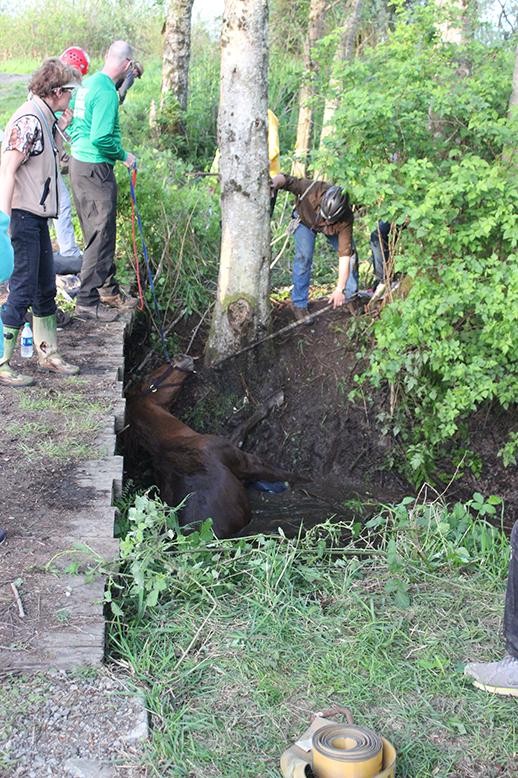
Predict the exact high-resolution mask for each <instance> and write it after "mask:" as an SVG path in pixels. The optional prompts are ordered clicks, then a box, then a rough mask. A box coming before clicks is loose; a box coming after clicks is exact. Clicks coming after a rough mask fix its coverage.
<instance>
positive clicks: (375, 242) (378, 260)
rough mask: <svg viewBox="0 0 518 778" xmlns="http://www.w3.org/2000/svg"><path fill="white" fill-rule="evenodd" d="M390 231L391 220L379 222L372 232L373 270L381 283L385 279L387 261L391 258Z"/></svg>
mask: <svg viewBox="0 0 518 778" xmlns="http://www.w3.org/2000/svg"><path fill="white" fill-rule="evenodd" d="M389 233H390V222H378V224H377V227H376V229H375V230H373V231H372V232H371V239H370V244H371V251H372V257H371V261H372V270H373V273H374V276H375V278H376V281H379V282H380V283H382V282H383V281H384V280H385V263H386V262H387V261H388V258H389V246H388V238H389Z"/></svg>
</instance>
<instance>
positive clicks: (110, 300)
mask: <svg viewBox="0 0 518 778" xmlns="http://www.w3.org/2000/svg"><path fill="white" fill-rule="evenodd" d="M99 297H100V298H101V302H102V304H103V305H108V306H109V307H110V308H116V309H117V310H118V311H120V312H121V313H125V312H126V311H132V310H133V309H134V308H136V307H137V303H138V300H137V299H136V298H135V297H131V296H130V295H129V294H126V292H123V291H122V289H121V290H119V291H118V292H117V294H106V292H103V290H102V289H99Z"/></svg>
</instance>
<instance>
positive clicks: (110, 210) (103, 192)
mask: <svg viewBox="0 0 518 778" xmlns="http://www.w3.org/2000/svg"><path fill="white" fill-rule="evenodd" d="M70 181H71V183H72V193H73V195H74V203H75V206H76V211H77V215H78V217H79V222H80V224H81V230H82V233H83V238H84V243H85V249H84V253H83V264H82V267H81V287H80V289H79V293H78V295H77V298H76V313H77V314H78V315H79V316H82V317H85V318H92V319H99V320H102V321H114V320H115V319H116V318H117V317H118V314H117V312H116V311H114V310H111V309H109V308H107V307H106V306H104V305H102V304H101V299H100V294H99V289H100V287H101V286H102V285H103V283H105V282H106V281H107V280H108V279H109V278H110V275H111V276H112V277H113V275H114V272H115V266H114V261H113V257H114V254H115V214H116V198H117V190H116V186H115V179H114V177H113V170H112V169H111V167H110V166H109V165H91V164H89V163H87V162H79V161H78V160H76V159H73V158H72V159H71V160H70ZM98 259H99V261H98Z"/></svg>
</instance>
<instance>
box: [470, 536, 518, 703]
mask: <svg viewBox="0 0 518 778" xmlns="http://www.w3.org/2000/svg"><path fill="white" fill-rule="evenodd" d="M504 634H505V643H506V649H507V654H506V656H504V658H503V659H500V661H499V662H472V663H471V664H467V665H466V667H465V668H464V674H465V675H467V676H469V677H470V678H473V682H474V685H475V686H477V687H478V688H479V689H483V690H484V691H487V692H491V693H492V694H503V695H511V696H513V697H518V521H516V522H515V523H514V527H513V531H512V532H511V561H510V562H509V572H508V574H507V590H506V594H505V610H504Z"/></svg>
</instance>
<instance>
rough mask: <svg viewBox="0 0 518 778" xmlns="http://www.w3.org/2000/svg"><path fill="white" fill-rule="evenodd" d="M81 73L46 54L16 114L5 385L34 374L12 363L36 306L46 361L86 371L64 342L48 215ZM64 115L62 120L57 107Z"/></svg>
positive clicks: (10, 146)
mask: <svg viewBox="0 0 518 778" xmlns="http://www.w3.org/2000/svg"><path fill="white" fill-rule="evenodd" d="M79 78H80V77H79V74H78V73H77V71H76V70H74V69H72V68H70V67H68V66H67V65H64V64H63V63H62V62H60V60H59V59H58V58H56V57H52V58H49V59H46V60H45V61H44V62H43V64H42V65H41V67H40V68H39V69H38V70H37V71H36V72H35V73H34V75H33V76H32V79H31V81H30V84H29V90H30V96H29V98H28V100H26V102H25V103H23V105H22V106H20V108H19V109H18V110H17V111H16V112H15V113H14V114H13V116H12V117H11V119H10V120H9V122H8V124H7V127H6V130H5V133H4V137H3V142H2V158H1V161H0V210H1V211H3V212H4V214H6V215H7V216H10V217H11V225H10V228H11V240H12V245H13V249H14V270H13V273H12V276H11V280H10V284H9V296H8V298H7V301H6V303H5V304H4V306H3V309H2V322H3V330H4V331H3V355H2V356H1V357H0V384H3V385H5V386H15V387H20V386H30V385H31V384H33V383H34V379H33V378H32V376H28V375H23V374H21V373H17V372H16V371H15V370H13V368H12V367H11V365H10V359H11V357H12V355H13V352H14V349H15V346H16V341H17V338H18V332H19V330H20V327H21V326H22V324H23V322H24V319H25V314H26V313H27V311H28V309H29V307H30V308H32V313H33V331H34V346H35V349H36V354H37V357H38V363H39V367H40V368H42V369H45V370H50V371H52V372H54V373H61V374H64V375H75V374H76V373H78V372H79V368H78V367H77V366H76V365H71V364H69V363H68V362H65V360H64V359H63V358H62V357H61V356H60V354H59V353H58V349H57V334H56V332H57V328H56V300H55V298H56V276H55V273H54V261H53V254H52V244H51V241H50V235H49V227H48V220H49V219H54V218H55V217H56V216H57V215H58V213H59V194H58V183H57V175H58V159H59V154H60V149H61V135H60V133H61V132H62V131H63V130H64V129H65V128H66V127H67V126H68V124H69V123H70V121H71V118H72V114H71V111H70V110H69V108H68V104H69V102H70V97H71V93H72V91H73V90H74V89H75V88H76V87H77V85H78V81H79ZM57 112H61V113H62V115H61V117H60V118H59V120H58V119H57V116H56V113H57Z"/></svg>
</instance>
